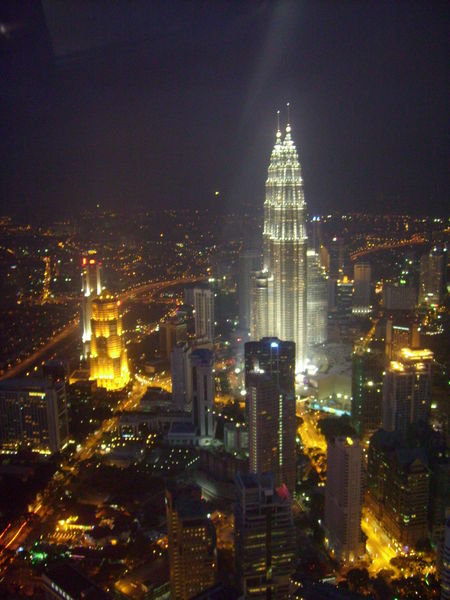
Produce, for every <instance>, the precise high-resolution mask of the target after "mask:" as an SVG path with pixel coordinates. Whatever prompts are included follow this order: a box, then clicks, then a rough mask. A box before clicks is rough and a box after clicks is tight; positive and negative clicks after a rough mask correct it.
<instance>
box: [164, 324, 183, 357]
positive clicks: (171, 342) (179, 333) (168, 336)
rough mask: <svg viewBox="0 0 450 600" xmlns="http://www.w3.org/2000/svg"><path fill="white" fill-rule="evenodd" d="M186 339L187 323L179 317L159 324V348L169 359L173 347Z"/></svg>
mask: <svg viewBox="0 0 450 600" xmlns="http://www.w3.org/2000/svg"><path fill="white" fill-rule="evenodd" d="M186 340H187V325H186V323H185V322H184V321H183V320H182V319H179V318H171V319H169V320H167V321H165V322H164V323H160V325H159V349H160V352H161V354H164V355H165V356H166V357H167V358H168V359H170V354H171V352H172V350H173V348H174V347H175V346H176V345H177V344H178V343H179V342H185V341H186Z"/></svg>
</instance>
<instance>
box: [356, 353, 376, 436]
mask: <svg viewBox="0 0 450 600" xmlns="http://www.w3.org/2000/svg"><path fill="white" fill-rule="evenodd" d="M383 369H384V353H383V352H382V351H381V349H380V348H374V347H366V346H364V345H357V346H355V348H354V351H353V356H352V422H353V426H354V427H355V429H356V431H357V432H358V434H359V435H360V436H361V438H367V437H368V436H370V435H371V434H372V433H374V431H376V430H377V429H378V428H379V427H381V424H382V406H383V402H382V400H383Z"/></svg>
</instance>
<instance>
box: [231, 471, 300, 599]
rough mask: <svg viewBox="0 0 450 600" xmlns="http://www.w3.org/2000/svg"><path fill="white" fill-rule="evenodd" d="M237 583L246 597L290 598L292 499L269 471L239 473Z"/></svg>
mask: <svg viewBox="0 0 450 600" xmlns="http://www.w3.org/2000/svg"><path fill="white" fill-rule="evenodd" d="M234 531H235V552H236V554H235V558H236V571H237V578H238V584H239V586H240V588H241V591H242V593H243V597H244V598H252V599H254V600H268V599H272V600H275V598H276V599H277V600H287V599H288V598H289V597H290V596H289V578H290V575H291V573H292V572H293V571H294V568H295V567H294V557H295V546H296V542H295V529H294V523H293V518H292V499H291V496H290V494H289V492H288V490H287V489H286V487H285V486H282V487H276V485H275V479H274V476H273V475H272V474H270V473H266V474H261V475H255V474H250V475H247V474H242V473H238V474H237V476H236V503H235V516H234Z"/></svg>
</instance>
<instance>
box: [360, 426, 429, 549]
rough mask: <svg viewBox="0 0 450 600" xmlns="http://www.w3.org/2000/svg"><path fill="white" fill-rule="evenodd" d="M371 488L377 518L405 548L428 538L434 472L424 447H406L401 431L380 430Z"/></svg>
mask: <svg viewBox="0 0 450 600" xmlns="http://www.w3.org/2000/svg"><path fill="white" fill-rule="evenodd" d="M367 488H368V491H369V496H370V501H371V507H372V510H373V511H374V512H375V515H376V516H377V518H379V519H380V520H381V521H382V523H383V525H384V527H385V528H386V530H387V531H388V533H389V534H390V535H391V536H392V537H393V538H394V539H395V540H397V542H398V543H399V544H401V545H402V546H403V548H404V549H411V548H414V546H415V544H416V543H417V542H418V541H419V540H422V539H424V538H426V537H427V536H428V504H429V498H430V472H429V469H428V464H427V458H426V455H425V451H424V450H423V449H422V448H407V447H405V446H404V444H403V442H402V436H401V435H400V433H399V432H394V431H392V432H389V431H385V430H384V429H379V430H378V431H376V432H375V433H374V435H373V436H372V438H371V440H370V445H369V452H368V459H367Z"/></svg>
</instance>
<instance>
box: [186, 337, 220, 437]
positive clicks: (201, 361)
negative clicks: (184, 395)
mask: <svg viewBox="0 0 450 600" xmlns="http://www.w3.org/2000/svg"><path fill="white" fill-rule="evenodd" d="M189 366H190V371H191V373H190V378H189V379H190V397H191V401H192V422H193V423H194V425H195V427H196V428H197V431H198V434H199V435H200V436H201V437H203V438H205V437H213V435H214V430H213V416H212V411H213V408H214V395H215V385H214V373H213V370H214V354H213V353H212V352H211V351H210V350H208V349H206V348H197V349H196V350H193V351H192V352H191V354H190V356H189Z"/></svg>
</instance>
